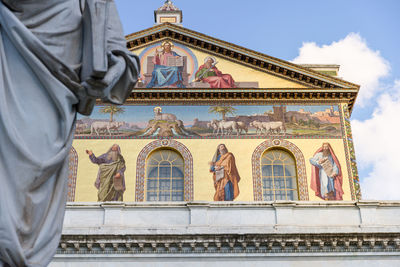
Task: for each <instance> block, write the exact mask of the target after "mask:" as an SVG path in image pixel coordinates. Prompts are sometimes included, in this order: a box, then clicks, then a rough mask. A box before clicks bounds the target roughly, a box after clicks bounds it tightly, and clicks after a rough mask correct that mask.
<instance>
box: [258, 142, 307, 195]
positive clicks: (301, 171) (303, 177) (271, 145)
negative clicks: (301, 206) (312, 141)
mask: <svg viewBox="0 0 400 267" xmlns="http://www.w3.org/2000/svg"><path fill="white" fill-rule="evenodd" d="M271 149H281V150H284V151H287V152H290V153H291V154H292V155H293V156H294V159H295V161H296V170H297V183H298V190H299V200H309V198H308V186H307V174H306V163H305V160H304V156H303V153H302V152H301V150H300V149H299V148H298V147H297V146H296V145H295V144H293V143H291V142H289V141H286V140H279V139H275V140H267V141H265V142H263V143H261V144H260V145H259V146H257V148H256V149H255V150H254V152H253V156H252V158H251V161H252V172H253V192H254V193H253V194H254V201H262V200H263V197H262V177H261V157H262V156H263V155H264V153H265V152H266V151H268V150H271Z"/></svg>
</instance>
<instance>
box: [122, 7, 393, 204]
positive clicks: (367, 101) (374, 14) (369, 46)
mask: <svg viewBox="0 0 400 267" xmlns="http://www.w3.org/2000/svg"><path fill="white" fill-rule="evenodd" d="M163 2H164V1H163V0H145V1H139V0H116V3H117V7H118V11H119V13H120V16H121V20H122V24H123V27H124V31H125V33H126V34H130V33H133V32H136V31H140V30H143V29H146V28H149V27H152V26H153V25H154V13H153V12H154V10H155V9H156V8H158V7H159V6H161V5H162V4H163ZM173 2H174V4H175V5H176V6H178V7H179V8H180V9H182V10H183V26H184V27H186V28H189V29H192V30H195V31H198V32H201V33H204V34H207V35H210V36H213V37H216V38H219V39H222V40H224V41H228V42H232V43H234V44H237V45H241V46H244V47H247V48H250V49H253V50H255V51H258V52H261V53H264V54H268V55H270V56H273V57H277V58H280V59H284V60H288V61H293V62H296V63H334V64H340V65H341V72H339V75H340V76H341V77H343V78H344V79H346V80H349V81H352V82H355V83H358V84H361V86H362V87H361V92H360V94H359V97H358V99H357V103H356V106H355V108H354V111H353V114H352V123H353V124H352V126H353V134H354V140H355V146H356V153H357V160H358V166H359V172H360V178H361V180H362V190H363V196H364V198H375V199H400V190H397V189H396V188H400V181H398V180H400V164H398V161H399V160H400V157H399V156H398V151H400V144H397V142H393V139H392V138H393V137H394V136H397V135H398V133H399V132H400V126H398V125H397V123H398V122H399V121H400V120H399V119H398V118H397V114H400V53H399V49H400V34H399V33H400V15H399V11H400V1H399V0H379V1H378V0H335V1H321V0H303V1H298V0H286V1H276V0H275V1H272V0H247V1H242V0H218V1H216V0H212V1H211V0H202V1H193V0H174V1H173ZM399 143H400V142H399ZM385 184H391V185H392V186H391V188H387V187H384V186H383V185H385ZM395 185H398V186H395ZM398 191H399V192H398Z"/></svg>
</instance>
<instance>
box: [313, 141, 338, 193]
mask: <svg viewBox="0 0 400 267" xmlns="http://www.w3.org/2000/svg"><path fill="white" fill-rule="evenodd" d="M310 163H311V165H312V166H311V189H312V190H314V192H315V195H316V196H318V197H320V198H322V199H324V200H343V197H342V196H343V194H344V193H343V188H342V185H343V177H342V170H341V167H340V163H339V160H338V158H337V157H336V155H335V152H333V149H332V147H331V145H330V144H329V143H323V144H322V147H321V148H319V149H318V150H317V152H315V154H314V156H313V157H312V158H311V159H310Z"/></svg>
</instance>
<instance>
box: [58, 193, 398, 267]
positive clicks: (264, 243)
mask: <svg viewBox="0 0 400 267" xmlns="http://www.w3.org/2000/svg"><path fill="white" fill-rule="evenodd" d="M377 255H379V257H377ZM399 256H400V202H378V201H359V202H343V201H341V202H294V201H290V202H288V201H276V202H251V203H250V202H230V203H222V202H179V203H171V202H168V203H146V202H144V203H70V204H68V205H67V211H66V216H65V220H64V229H63V236H62V239H61V242H60V247H59V249H58V253H57V255H56V256H55V260H54V262H53V263H52V264H51V265H50V266H67V265H66V264H67V263H68V264H70V265H68V266H91V265H90V264H91V263H90V262H91V261H93V260H95V261H99V259H101V262H103V264H105V265H104V266H119V265H115V264H125V265H124V266H174V265H173V264H177V263H178V262H181V261H186V260H187V259H188V258H190V259H191V260H193V261H194V262H199V261H201V260H202V259H203V260H204V259H207V260H210V264H211V265H210V266H217V265H215V264H217V263H218V264H221V265H218V266H228V264H229V262H230V261H231V260H232V257H233V258H235V259H237V261H238V262H235V263H233V265H229V266H236V265H235V264H239V262H241V263H242V264H243V263H244V262H249V261H252V262H253V261H255V262H257V263H255V265H254V266H265V265H262V264H266V263H267V262H268V263H270V264H272V265H271V266H278V265H274V264H277V263H278V262H280V263H281V264H282V265H279V266H292V265H290V262H291V260H289V258H290V257H292V258H293V259H296V261H298V262H303V263H305V262H308V261H310V262H314V263H316V262H318V261H321V258H324V259H325V260H326V259H328V258H331V259H332V260H329V261H328V262H327V263H326V264H327V265H326V266H335V264H337V263H338V262H340V264H344V265H341V266H354V265H351V264H356V263H357V266H373V264H378V263H379V264H382V262H383V260H385V264H387V265H382V266H396V264H397V263H399V261H400V260H399ZM288 257H289V258H288ZM166 258H168V263H166V262H165V259H166ZM325 260H323V261H325ZM150 263H151V264H153V265H146V264H150ZM314 263H312V264H311V265H308V266H317V265H313V264H314ZM74 264H75V265H74ZM107 264H109V265H107ZM212 264H214V265H212ZM224 264H226V265H224ZM230 264H232V263H230ZM285 264H286V265H285ZM346 264H347V265H346ZM368 264H370V265H368ZM371 264H372V265H371ZM121 266H122V265H121ZM175 266H176V265H175ZM198 266H201V265H198ZM237 266H239V265H237ZM380 266H381V265H380Z"/></svg>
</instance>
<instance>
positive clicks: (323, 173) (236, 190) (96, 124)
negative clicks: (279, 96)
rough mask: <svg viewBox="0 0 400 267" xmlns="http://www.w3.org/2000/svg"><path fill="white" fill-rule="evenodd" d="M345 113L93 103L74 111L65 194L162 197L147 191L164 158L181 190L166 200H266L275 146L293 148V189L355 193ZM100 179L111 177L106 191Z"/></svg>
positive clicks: (340, 195) (317, 194)
mask: <svg viewBox="0 0 400 267" xmlns="http://www.w3.org/2000/svg"><path fill="white" fill-rule="evenodd" d="M343 121H344V117H343V110H342V107H341V105H340V104H335V105H323V104H320V105H317V104H313V105H294V104H286V105H263V106H262V105H225V106H215V105H190V106H186V105H172V104H171V105H125V106H120V107H113V106H108V105H104V106H96V108H95V110H94V112H93V114H92V115H91V116H90V117H83V116H80V117H78V119H77V128H76V135H75V140H74V143H73V147H74V153H73V154H71V155H72V156H71V158H72V160H73V161H74V162H75V163H76V164H75V165H74V164H72V165H71V170H73V171H71V173H76V174H77V175H76V176H75V177H72V178H73V179H70V180H71V181H74V182H73V183H75V190H72V189H71V190H70V192H71V193H70V194H71V197H70V200H71V201H89V202H90V201H113V200H115V201H121V200H123V201H155V200H157V198H158V200H159V201H162V199H163V198H162V196H161V195H157V196H155V197H154V196H153V195H151V190H150V189H149V188H151V187H152V186H154V184H152V183H151V181H150V179H148V178H149V177H153V176H152V174H150V172H151V173H153V170H152V169H149V168H150V167H149V166H153V165H154V164H155V165H157V164H158V165H159V166H163V165H162V164H166V163H165V162H166V161H168V162H169V163H167V164H170V165H169V166H173V167H171V168H172V169H171V171H173V172H174V173H176V175H177V176H179V175H181V176H182V177H183V178H184V179H183V180H182V181H175V182H174V181H170V182H169V183H168V184H165V186H167V187H168V188H173V189H174V188H175V189H176V190H177V191H179V190H181V191H182V192H184V193H183V194H182V195H181V196H174V195H170V196H169V198H168V199H170V200H175V201H193V200H199V201H225V200H233V201H254V200H268V192H266V191H265V190H264V189H265V188H264V187H265V186H264V184H263V183H264V182H265V181H267V180H268V179H269V178H268V175H270V174H268V172H269V169H268V168H269V167H268V166H267V165H268V163H266V162H267V161H268V160H267V159H264V158H263V157H264V155H265V154H266V153H267V152H268V151H270V150H271V151H272V150H273V149H278V150H282V151H285V152H288V153H289V154H290V155H292V156H293V159H294V162H295V165H294V167H293V169H292V171H291V172H292V175H293V177H297V178H296V179H297V180H296V181H295V183H297V186H298V189H297V193H296V192H295V194H297V195H296V196H295V198H297V199H299V200H311V201H321V200H354V199H355V194H354V184H353V180H352V173H351V165H350V164H349V162H350V159H349V151H348V148H347V139H346V135H345V132H344V131H345V130H344V126H343ZM163 149H167V152H166V154H163V153H164V152H162V150H163ZM168 151H169V152H168ZM271 157H272V156H271ZM151 162H153V163H151ZM152 164H153V165H152ZM160 164H161V165H160ZM282 164H283V163H282ZM285 164H286V163H285ZM289 165H290V164H289ZM289 165H287V166H289ZM173 168H175V169H174V170H173ZM221 169H222V170H223V171H221ZM288 170H289V169H287V170H285V172H286V171H288ZM228 172H229V175H228V174H227V173H228ZM107 173H108V174H110V173H111V174H112V175H111V176H110V175H109V176H107V175H104V174H107ZM160 173H161V168H159V169H158V174H157V175H158V176H157V175H156V176H157V177H161V176H160V175H161V174H160ZM277 175H278V176H279V173H278V174H277ZM72 176H73V175H72ZM153 178H154V177H153ZM74 179H75V180H74ZM118 179H120V180H118ZM154 179H155V178H154ZM224 179H225V181H228V180H229V181H231V184H228V188H226V186H227V183H222V182H219V181H224ZM265 179H267V180H265ZM274 179H275V178H274ZM285 179H286V178H285ZM267 182H268V181H267ZM278 182H279V181H278V180H274V183H275V186H276V187H278V188H279V187H280V186H282V184H279V183H278ZM282 182H284V183H285V185H286V184H287V182H289V180H282ZM73 183H72V182H71V184H73ZM104 183H109V184H110V185H112V186H111V187H108V189H107V190H109V191H107V190H106V191H104V188H102V187H101V184H104ZM157 183H159V182H157ZM114 185H116V187H115V186H114ZM71 186H72V185H71ZM157 186H158V189H159V190H161V189H160V188H161V187H162V186H164V185H161V184H158V185H157ZM110 188H114V189H115V188H118V190H114V189H113V190H114V191H113V190H111V191H110ZM158 189H157V190H158ZM275 193H276V194H277V195H276V196H278V195H279V194H278V193H279V192H275ZM275 193H274V194H275ZM285 194H287V192H286V193H285ZM174 197H175V198H174ZM277 199H285V198H284V197H282V198H280V197H277Z"/></svg>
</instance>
